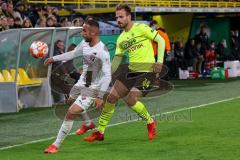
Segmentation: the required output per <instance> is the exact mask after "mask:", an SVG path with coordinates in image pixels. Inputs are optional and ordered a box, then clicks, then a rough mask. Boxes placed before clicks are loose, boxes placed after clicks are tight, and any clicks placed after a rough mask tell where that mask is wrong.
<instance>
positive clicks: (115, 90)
mask: <svg viewBox="0 0 240 160" xmlns="http://www.w3.org/2000/svg"><path fill="white" fill-rule="evenodd" d="M128 92H129V90H128V88H127V87H126V86H125V85H123V83H122V82H120V81H119V80H116V81H115V83H114V85H113V87H112V89H111V91H110V93H109V95H108V96H107V100H106V102H105V105H104V107H103V110H102V113H101V116H100V118H99V121H98V131H97V132H94V133H92V134H91V135H90V136H88V137H85V138H84V140H86V141H89V142H93V141H95V140H103V139H104V131H105V129H106V126H107V124H108V122H109V121H110V118H111V117H112V114H113V113H114V110H115V105H116V103H117V101H118V100H119V99H120V98H122V97H125V96H126V95H127V94H128Z"/></svg>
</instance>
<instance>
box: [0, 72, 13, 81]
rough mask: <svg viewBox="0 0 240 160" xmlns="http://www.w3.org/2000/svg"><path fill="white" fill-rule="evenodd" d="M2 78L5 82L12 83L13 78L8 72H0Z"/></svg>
mask: <svg viewBox="0 0 240 160" xmlns="http://www.w3.org/2000/svg"><path fill="white" fill-rule="evenodd" d="M2 74H3V78H4V79H5V82H14V80H13V77H12V76H11V74H10V73H9V71H8V70H6V69H4V70H2Z"/></svg>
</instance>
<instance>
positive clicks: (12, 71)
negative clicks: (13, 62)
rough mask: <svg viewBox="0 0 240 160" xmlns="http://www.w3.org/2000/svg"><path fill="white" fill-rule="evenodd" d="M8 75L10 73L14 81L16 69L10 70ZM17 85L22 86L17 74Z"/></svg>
mask: <svg viewBox="0 0 240 160" xmlns="http://www.w3.org/2000/svg"><path fill="white" fill-rule="evenodd" d="M10 73H11V76H12V77H13V79H15V74H16V69H11V70H10ZM17 85H24V83H23V81H22V79H21V78H20V76H19V73H18V75H17Z"/></svg>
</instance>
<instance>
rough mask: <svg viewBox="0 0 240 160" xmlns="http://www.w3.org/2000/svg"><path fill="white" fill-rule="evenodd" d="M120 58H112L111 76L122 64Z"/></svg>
mask: <svg viewBox="0 0 240 160" xmlns="http://www.w3.org/2000/svg"><path fill="white" fill-rule="evenodd" d="M122 58H123V57H122V56H118V55H116V56H114V57H113V61H112V74H113V73H115V72H116V70H117V69H118V67H119V65H120V64H121V62H122Z"/></svg>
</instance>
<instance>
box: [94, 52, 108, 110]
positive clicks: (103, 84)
mask: <svg viewBox="0 0 240 160" xmlns="http://www.w3.org/2000/svg"><path fill="white" fill-rule="evenodd" d="M104 54H105V56H104V57H102V58H101V60H102V77H101V79H100V80H99V83H100V91H99V93H98V96H97V98H96V100H95V102H96V107H97V108H99V107H101V106H102V105H103V97H104V95H105V93H106V91H107V89H108V87H109V84H110V82H111V78H112V75H111V62H110V56H109V53H108V52H106V53H104Z"/></svg>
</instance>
